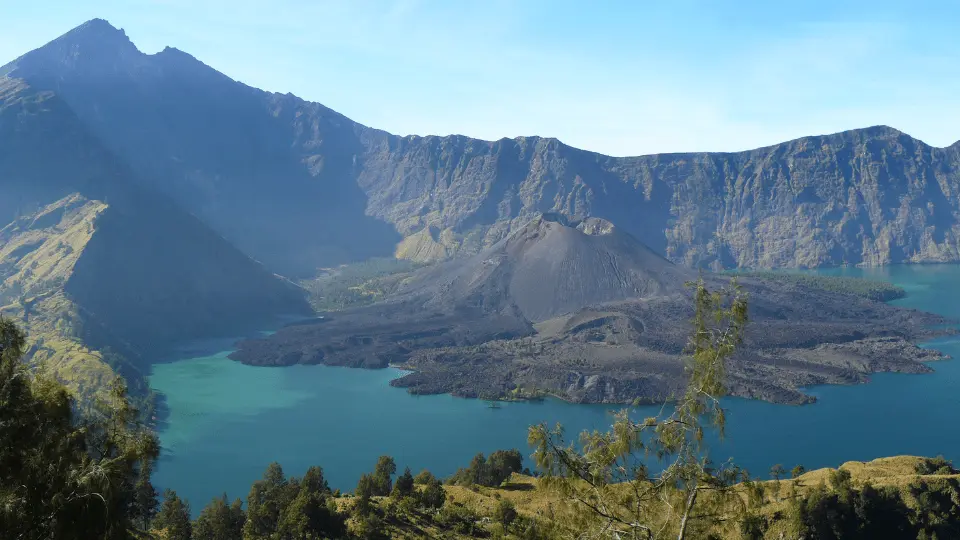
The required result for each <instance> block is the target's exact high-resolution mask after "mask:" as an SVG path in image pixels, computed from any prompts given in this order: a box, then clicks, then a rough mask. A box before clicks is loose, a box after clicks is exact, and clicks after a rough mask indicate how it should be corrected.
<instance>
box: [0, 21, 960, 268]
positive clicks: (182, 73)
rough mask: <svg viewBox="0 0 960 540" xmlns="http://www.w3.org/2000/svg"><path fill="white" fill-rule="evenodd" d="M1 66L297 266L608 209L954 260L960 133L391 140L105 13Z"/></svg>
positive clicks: (773, 251) (762, 246)
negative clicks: (144, 37) (144, 48)
mask: <svg viewBox="0 0 960 540" xmlns="http://www.w3.org/2000/svg"><path fill="white" fill-rule="evenodd" d="M2 73H8V74H10V75H11V76H13V77H17V78H21V79H23V80H25V81H27V82H28V83H29V84H30V85H31V86H33V87H35V88H37V89H40V90H45V91H50V92H56V94H57V95H58V96H59V97H61V98H62V99H63V100H64V102H65V103H67V104H68V105H69V107H70V108H71V109H72V110H73V111H74V112H75V113H76V114H77V116H78V117H79V118H80V119H81V120H82V122H83V123H84V124H85V125H86V126H87V127H88V128H89V129H90V130H91V131H92V132H93V133H95V134H96V135H97V137H98V138H99V139H100V140H102V141H104V143H105V145H106V146H107V148H108V149H110V150H111V151H112V152H114V153H116V154H117V155H118V156H120V157H121V158H122V159H123V160H124V161H126V162H127V163H129V164H131V166H132V168H133V169H134V170H135V172H136V173H137V175H136V176H137V178H140V179H141V180H142V182H143V183H144V184H145V185H147V186H148V187H150V188H151V189H156V190H159V191H162V192H164V193H165V194H167V195H169V196H170V197H171V198H172V199H173V200H175V201H176V202H177V203H178V205H180V206H181V207H182V208H185V209H187V210H188V211H190V212H191V213H193V214H195V215H196V216H198V217H199V218H200V219H201V220H202V221H203V222H204V223H205V224H207V225H208V226H210V227H212V228H213V229H214V230H216V231H217V232H218V233H220V234H221V235H223V236H225V237H226V238H227V239H228V240H230V241H231V242H232V243H234V244H235V245H237V246H238V247H240V248H241V250H243V251H244V252H245V253H247V254H249V255H252V256H253V257H254V258H256V259H258V260H261V261H263V262H264V263H265V264H266V265H267V266H268V267H270V268H271V269H273V270H275V271H279V272H282V273H286V274H289V275H294V274H296V275H304V274H311V273H312V272H314V271H315V270H316V267H317V266H329V265H334V264H339V263H343V262H348V261H352V260H358V259H364V258H367V257H370V256H375V255H387V254H393V253H396V254H397V255H399V256H402V257H409V258H415V259H420V260H436V259H441V258H446V257H449V256H452V255H457V254H465V253H476V252H479V251H480V250H482V249H483V248H485V247H489V246H491V245H493V244H495V243H496V242H497V241H499V240H502V239H503V238H505V237H506V236H507V235H509V234H510V233H511V232H514V231H515V230H517V229H518V228H519V227H522V226H523V225H524V224H525V223H527V222H528V221H529V220H530V219H532V218H534V217H535V216H537V215H538V214H540V213H543V212H554V213H560V214H563V215H565V216H567V217H569V218H571V219H584V218H586V217H589V216H594V217H601V218H605V219H608V220H610V221H612V222H614V223H617V224H618V226H619V227H621V228H622V229H623V230H625V231H626V232H629V233H630V234H632V235H633V236H635V237H637V238H638V239H639V240H641V241H642V242H643V243H645V244H647V245H648V246H650V247H651V248H652V249H654V250H655V251H657V252H659V253H661V254H664V255H665V256H667V257H668V258H669V259H671V260H673V261H675V262H679V263H682V264H685V265H688V266H705V267H711V268H719V267H759V268H774V267H804V266H808V267H812V266H822V265H837V264H844V263H849V264H861V263H862V264H888V263H897V262H941V261H955V260H958V259H960V251H958V242H960V237H958V234H960V229H958V227H960V225H958V220H960V194H958V190H960V146H958V145H954V146H952V147H950V148H933V147H930V146H928V145H926V144H924V143H922V142H921V141H918V140H916V139H913V138H911V137H909V136H908V135H905V134H903V133H900V132H898V131H896V130H894V129H891V128H888V127H873V128H867V129H861V130H854V131H849V132H844V133H838V134H834V135H827V136H817V137H805V138H802V139H798V140H795V141H790V142H786V143H782V144H778V145H774V146H770V147H766V148H760V149H756V150H751V151H746V152H738V153H690V154H663V155H652V156H641V157H628V158H613V157H608V156H604V155H600V154H596V153H592V152H586V151H583V150H578V149H576V148H572V147H569V146H567V145H564V144H563V143H561V142H559V141H557V140H555V139H546V138H539V137H521V138H516V139H502V140H499V141H492V142H491V141H481V140H476V139H471V138H469V137H464V136H448V137H432V136H431V137H415V136H411V137H397V136H394V135H391V134H389V133H385V132H383V131H378V130H376V129H371V128H367V127H365V126H362V125H360V124H357V123H355V122H353V121H351V120H350V119H348V118H346V117H344V116H343V115H340V114H338V113H337V112H335V111H332V110H330V109H328V108H326V107H324V106H323V105H320V104H317V103H310V102H306V101H303V100H301V99H298V98H296V97H294V96H291V95H280V94H271V93H267V92H262V91H259V90H257V89H254V88H250V87H247V86H245V85H243V84H240V83H238V82H235V81H233V80H231V79H230V78H228V77H227V76H226V75H223V74H221V73H219V72H217V71H215V70H214V69H212V68H210V67H208V66H206V65H204V64H203V63H201V62H200V61H198V60H196V59H195V58H193V57H191V56H190V55H188V54H186V53H184V52H181V51H178V50H176V49H169V48H168V49H165V50H164V51H162V52H160V53H157V54H154V55H145V54H143V53H141V52H140V51H138V50H137V48H136V47H135V46H134V45H133V43H131V42H130V40H129V39H128V38H127V37H126V35H125V34H124V33H123V32H122V31H121V30H117V29H115V28H113V27H112V26H110V25H109V24H108V23H107V22H105V21H99V20H95V21H90V22H89V23H86V24H84V25H83V26H81V27H78V28H77V29H75V30H73V31H71V32H70V33H68V34H66V35H64V36H63V37H61V38H59V39H57V40H55V41H53V42H51V43H50V44H48V45H47V46H45V47H43V48H41V49H38V50H36V51H33V52H31V53H28V54H26V55H24V56H23V57H22V58H20V59H18V60H17V61H15V62H13V63H11V64H9V65H7V66H6V67H3V68H0V74H2ZM0 204H2V203H0ZM398 242H399V245H398Z"/></svg>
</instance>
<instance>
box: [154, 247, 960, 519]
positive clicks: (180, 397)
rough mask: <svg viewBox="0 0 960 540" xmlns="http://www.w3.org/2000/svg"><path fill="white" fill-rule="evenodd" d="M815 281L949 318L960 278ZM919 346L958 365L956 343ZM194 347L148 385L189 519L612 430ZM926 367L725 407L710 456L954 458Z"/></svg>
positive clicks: (530, 406)
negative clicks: (256, 493) (866, 283)
mask: <svg viewBox="0 0 960 540" xmlns="http://www.w3.org/2000/svg"><path fill="white" fill-rule="evenodd" d="M823 273H831V274H844V275H865V276H867V277H872V278H875V279H884V280H887V281H892V282H894V283H898V284H900V285H901V286H903V287H904V288H906V289H907V290H908V293H909V294H908V297H907V298H905V299H902V300H898V301H897V302H896V303H897V304H899V305H903V306H906V307H914V308H918V309H925V310H928V311H933V312H937V313H941V314H944V315H948V316H953V317H956V318H958V319H960V266H955V265H937V266H894V267H889V268H885V269H868V270H861V269H855V268H851V269H837V270H830V271H824V272H823ZM928 346H931V347H935V348H938V349H940V350H943V351H944V352H946V353H948V354H951V355H953V356H956V357H958V358H960V337H951V338H945V339H941V340H937V341H935V342H933V343H930V344H928ZM206 348H207V349H218V348H219V350H221V351H222V352H217V353H214V354H206V353H202V352H198V351H193V352H190V351H184V352H182V353H181V355H180V356H181V357H182V358H183V359H181V360H178V361H175V362H172V363H167V364H159V365H156V366H154V368H153V373H152V375H151V377H150V384H151V386H152V387H153V388H154V389H156V390H157V391H159V392H161V393H163V394H164V395H165V396H166V400H167V406H168V408H169V411H170V415H169V418H168V419H167V423H166V425H165V426H164V427H163V428H162V429H161V431H160V439H161V444H162V446H163V454H162V456H161V459H160V465H159V468H158V470H157V473H156V476H155V482H156V484H157V485H158V487H160V488H161V489H162V488H166V487H170V488H173V489H175V490H177V492H178V493H179V494H180V495H181V496H184V497H186V498H187V499H188V500H190V501H191V503H192V504H193V506H194V511H195V512H196V511H198V510H199V509H200V507H202V506H203V505H205V504H206V503H207V502H208V501H209V500H210V499H211V498H212V497H214V496H218V495H220V494H221V493H222V492H224V491H226V493H227V494H228V496H229V497H231V498H235V497H241V498H245V497H246V494H247V490H249V488H250V484H251V483H252V482H253V481H254V480H255V479H257V478H259V477H260V475H261V473H262V472H263V469H264V468H265V467H266V466H267V464H269V463H270V462H271V461H277V462H279V463H281V464H282V465H283V466H284V469H285V471H287V473H288V474H302V473H303V472H304V471H305V470H306V468H307V467H309V466H311V465H320V466H322V467H323V468H324V471H325V474H326V476H327V478H328V479H329V480H330V482H331V485H332V486H333V487H336V488H341V489H344V490H350V489H352V488H353V486H354V485H355V484H356V481H357V479H358V478H359V476H360V474H361V473H363V472H366V471H368V470H370V469H372V467H373V465H374V463H375V462H376V459H377V456H379V455H381V454H389V455H392V456H394V458H395V459H396V461H397V464H398V466H399V467H401V468H402V467H404V466H410V468H411V469H412V470H414V471H418V470H419V469H421V468H424V467H428V468H430V470H432V471H434V472H435V473H436V474H440V475H446V474H450V473H451V472H453V471H454V470H455V469H456V468H457V467H460V466H463V465H466V464H467V463H468V462H469V461H470V458H471V457H472V456H473V455H474V454H475V453H477V452H484V453H489V452H491V451H493V450H496V449H499V448H520V449H521V450H523V451H524V452H526V451H527V447H526V430H527V427H528V426H529V425H531V424H535V423H539V422H548V423H551V424H552V423H555V422H562V423H563V424H564V425H565V426H567V428H568V432H570V433H576V432H578V431H580V430H582V429H585V428H589V429H594V428H597V429H604V428H606V427H608V426H609V424H610V410H611V409H610V408H608V407H605V406H598V405H570V404H567V403H563V402H560V401H556V400H547V401H544V402H541V403H505V404H503V405H502V408H500V409H490V408H488V407H487V404H486V403H485V402H482V401H477V400H467V399H459V398H454V397H451V396H411V395H409V394H407V393H406V391H405V390H403V389H398V388H393V387H391V386H389V385H388V383H389V381H390V380H391V379H392V378H394V377H397V376H399V375H400V372H399V371H397V370H393V369H386V370H360V369H348V368H333V367H326V366H293V367H287V368H266V367H252V366H245V365H242V364H239V363H236V362H233V361H231V360H229V359H227V358H226V355H227V354H228V351H223V349H225V348H226V345H225V344H224V343H223V342H221V343H219V344H216V343H214V344H206ZM932 367H933V368H934V369H935V370H936V373H934V374H927V375H902V374H877V375H874V376H873V377H872V380H871V382H870V383H869V384H865V385H859V386H852V387H844V386H823V387H816V388H812V389H810V392H811V393H812V394H814V395H816V396H817V398H818V399H819V402H818V403H816V404H814V405H809V406H803V407H792V406H786V405H773V404H770V403H763V402H759V401H750V400H743V399H727V400H725V406H726V407H727V408H728V415H727V438H726V440H725V441H724V442H723V443H717V442H714V443H713V444H714V452H715V455H716V457H718V458H721V457H722V458H726V457H733V458H734V460H735V461H736V462H737V463H738V464H740V465H742V466H745V467H746V468H748V469H749V470H751V471H753V472H754V473H762V472H764V471H767V470H769V468H770V466H771V465H773V464H775V463H782V464H784V465H786V466H787V468H788V469H789V468H790V467H792V466H793V465H796V464H803V465H805V466H806V467H807V468H816V467H824V466H836V465H839V464H840V463H842V462H844V461H849V460H869V459H873V458H876V457H881V456H888V455H896V454H921V455H936V454H944V455H946V456H947V457H950V458H954V459H960V430H957V429H955V421H956V418H957V413H958V412H960V362H956V361H944V362H938V363H936V364H933V365H932ZM658 410H659V408H658V407H649V408H640V409H639V410H638V411H637V413H638V414H641V415H650V414H655V413H656V412H657V411H658Z"/></svg>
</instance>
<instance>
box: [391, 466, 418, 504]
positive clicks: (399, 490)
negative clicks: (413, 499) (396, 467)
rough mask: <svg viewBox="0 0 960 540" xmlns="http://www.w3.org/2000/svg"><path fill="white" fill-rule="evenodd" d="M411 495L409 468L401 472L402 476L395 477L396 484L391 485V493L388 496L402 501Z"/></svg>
mask: <svg viewBox="0 0 960 540" xmlns="http://www.w3.org/2000/svg"><path fill="white" fill-rule="evenodd" d="M411 495H413V475H412V474H410V467H407V468H406V469H404V470H403V474H401V475H400V476H398V477H397V482H396V483H395V484H394V485H393V492H391V493H390V496H391V497H393V498H395V499H403V498H404V497H409V496H411Z"/></svg>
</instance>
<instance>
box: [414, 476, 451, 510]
mask: <svg viewBox="0 0 960 540" xmlns="http://www.w3.org/2000/svg"><path fill="white" fill-rule="evenodd" d="M419 499H420V505H421V506H423V507H424V508H434V509H435V508H440V507H441V506H443V503H444V501H446V500H447V493H446V492H445V491H444V490H443V484H441V483H440V480H437V479H436V478H434V479H433V480H431V481H429V482H427V484H426V485H425V486H424V487H423V490H421V491H420V495H419Z"/></svg>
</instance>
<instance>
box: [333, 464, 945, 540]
mask: <svg viewBox="0 0 960 540" xmlns="http://www.w3.org/2000/svg"><path fill="white" fill-rule="evenodd" d="M922 459H923V458H918V457H913V456H898V457H890V458H880V459H876V460H873V461H870V462H847V463H844V464H843V465H841V467H840V468H841V469H844V470H847V471H849V472H850V474H851V478H852V481H853V483H854V484H855V485H858V486H862V485H863V484H864V483H866V482H869V483H871V484H872V485H873V486H874V487H881V486H895V487H897V488H898V489H900V490H901V492H902V493H906V491H907V490H906V488H907V486H908V485H909V484H910V483H911V482H914V481H917V480H920V481H922V482H933V481H937V480H938V479H943V478H957V479H960V475H918V474H917V473H916V466H917V464H918V463H919V462H920V461H921V460H922ZM832 470H833V469H829V468H826V469H818V470H814V471H809V472H807V473H805V474H803V475H801V476H800V477H799V478H798V479H797V481H796V482H794V480H781V481H780V491H779V493H780V495H779V497H776V498H779V499H780V500H779V501H777V500H774V499H775V496H774V495H773V492H774V489H773V488H774V486H775V484H776V482H774V481H768V482H765V484H766V487H767V488H768V489H767V492H768V495H767V497H768V499H767V502H766V503H765V505H764V506H763V507H762V509H761V512H762V513H763V514H765V515H766V516H768V517H770V518H772V517H773V516H774V515H776V514H777V513H786V511H787V510H788V506H789V502H788V499H789V497H791V496H794V494H795V493H803V492H805V491H806V490H809V489H811V488H813V487H815V486H817V485H818V484H820V483H821V482H828V480H827V478H828V476H829V473H830V471H832ZM444 489H445V490H446V492H447V504H462V505H463V506H465V507H467V508H469V509H470V510H472V511H473V512H474V513H476V514H477V515H478V516H479V517H480V520H479V523H478V525H479V526H480V528H481V529H482V530H481V532H479V533H477V534H474V535H465V534H459V533H456V532H455V531H453V530H452V529H450V528H448V527H446V526H444V525H443V524H442V523H441V522H440V520H439V519H438V518H437V516H435V515H432V514H429V513H417V514H415V515H409V514H403V515H402V516H401V517H399V518H394V519H388V520H387V532H388V535H389V536H390V537H391V538H424V537H429V538H478V537H490V536H491V535H492V536H494V537H496V535H497V534H498V532H499V531H500V527H499V525H497V524H495V523H494V522H493V521H494V520H493V519H492V516H493V515H494V510H495V508H496V507H497V505H498V504H499V502H500V500H501V499H506V500H509V501H511V502H512V503H513V504H514V505H515V506H516V508H517V511H518V512H519V513H520V514H522V515H525V516H527V517H530V518H536V519H538V520H544V521H549V516H551V515H554V513H555V512H560V511H561V510H560V509H561V507H562V505H561V503H560V500H559V499H558V498H557V497H556V495H555V494H553V493H551V492H550V491H547V490H544V489H540V488H539V487H538V480H537V479H536V478H532V477H529V476H523V475H514V476H513V477H512V478H511V479H510V480H508V481H507V482H505V483H504V485H503V486H502V487H500V488H486V487H478V488H466V487H461V486H444ZM905 500H906V501H907V503H908V504H910V499H909V497H905ZM378 503H379V505H380V506H381V508H383V507H385V506H386V505H389V504H391V502H390V500H389V498H382V499H379V501H378ZM352 504H353V502H352V499H351V498H350V497H344V498H341V499H339V505H340V507H341V509H344V510H347V509H349V508H350V506H352ZM484 518H487V519H484ZM783 525H784V522H783V521H782V520H781V521H777V520H772V526H771V527H770V529H769V530H768V531H767V534H766V538H771V539H773V538H780V533H781V532H782V531H783ZM714 532H715V533H717V534H718V535H719V536H720V537H721V538H724V539H730V540H734V539H738V538H740V537H739V533H738V532H737V529H736V525H735V524H730V525H729V526H727V527H724V528H721V529H718V530H716V531H714ZM508 537H509V536H508Z"/></svg>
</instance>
